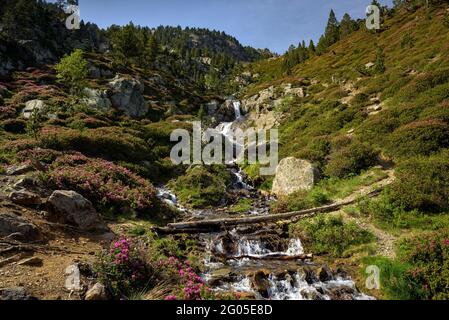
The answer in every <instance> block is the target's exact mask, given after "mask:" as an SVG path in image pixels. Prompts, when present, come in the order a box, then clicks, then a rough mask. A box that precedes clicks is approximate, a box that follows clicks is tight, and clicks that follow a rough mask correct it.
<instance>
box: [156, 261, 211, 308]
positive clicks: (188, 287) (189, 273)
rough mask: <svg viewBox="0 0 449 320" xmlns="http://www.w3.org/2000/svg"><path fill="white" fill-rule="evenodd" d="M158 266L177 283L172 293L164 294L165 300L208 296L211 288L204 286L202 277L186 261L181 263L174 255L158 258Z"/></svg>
mask: <svg viewBox="0 0 449 320" xmlns="http://www.w3.org/2000/svg"><path fill="white" fill-rule="evenodd" d="M158 266H159V268H160V270H161V271H162V272H164V273H165V274H166V275H167V277H168V278H169V279H171V280H172V281H173V282H174V283H176V285H177V286H176V289H175V290H174V293H173V294H171V295H168V296H166V297H165V300H203V299H204V298H210V295H211V290H210V289H209V288H207V287H206V285H205V284H204V281H203V279H202V278H201V277H200V276H198V275H197V274H196V273H195V272H194V271H193V270H192V268H191V267H190V264H189V263H188V262H186V263H182V262H180V261H179V260H178V259H176V258H175V257H170V258H168V259H166V260H160V261H159V263H158Z"/></svg>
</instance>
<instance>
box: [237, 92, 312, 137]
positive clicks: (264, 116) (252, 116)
mask: <svg viewBox="0 0 449 320" xmlns="http://www.w3.org/2000/svg"><path fill="white" fill-rule="evenodd" d="M295 97H304V90H303V88H301V87H295V86H293V85H292V84H291V83H287V84H283V85H281V86H279V87H275V86H270V87H268V88H266V89H264V90H261V91H260V92H259V93H258V94H256V95H253V96H250V97H248V98H246V99H243V100H242V111H243V112H244V113H247V114H248V116H247V123H248V124H250V125H251V126H252V127H256V128H257V129H262V130H267V129H272V128H274V127H277V126H278V125H279V123H280V120H281V117H282V111H281V110H280V109H281V108H280V107H281V106H282V105H284V104H287V103H289V100H290V99H293V98H295Z"/></svg>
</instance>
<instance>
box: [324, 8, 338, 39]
mask: <svg viewBox="0 0 449 320" xmlns="http://www.w3.org/2000/svg"><path fill="white" fill-rule="evenodd" d="M324 37H325V39H326V47H330V46H331V45H333V44H334V43H335V42H337V41H338V40H340V27H339V23H338V20H337V17H336V16H335V12H334V10H331V12H330V13H329V20H328V21H327V26H326V32H325V33H324Z"/></svg>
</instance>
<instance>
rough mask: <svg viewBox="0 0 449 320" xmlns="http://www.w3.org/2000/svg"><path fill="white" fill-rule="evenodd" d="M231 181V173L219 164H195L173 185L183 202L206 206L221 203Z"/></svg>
mask: <svg viewBox="0 0 449 320" xmlns="http://www.w3.org/2000/svg"><path fill="white" fill-rule="evenodd" d="M230 182H231V177H230V173H229V172H227V171H226V170H224V169H223V168H219V166H215V167H214V166H211V167H205V166H195V167H192V168H190V169H189V170H187V172H186V174H185V175H183V176H180V177H179V178H178V179H177V180H176V181H172V182H171V186H172V188H173V190H174V191H175V192H176V194H177V195H178V197H179V199H180V200H181V202H182V203H184V204H186V205H189V206H191V207H192V208H204V207H211V206H216V205H219V204H221V203H222V202H223V201H224V200H225V198H226V187H227V185H228V184H229V183H230Z"/></svg>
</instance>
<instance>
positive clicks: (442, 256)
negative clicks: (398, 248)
mask: <svg viewBox="0 0 449 320" xmlns="http://www.w3.org/2000/svg"><path fill="white" fill-rule="evenodd" d="M403 256H404V259H405V261H406V262H408V263H410V264H411V265H412V266H413V267H412V268H411V269H409V270H408V271H407V272H406V273H405V277H407V278H408V279H409V281H410V283H412V284H414V286H415V290H416V291H417V292H419V293H420V298H422V299H438V300H440V299H448V298H449V230H445V231H443V232H441V231H440V232H438V233H432V234H430V235H427V236H422V237H417V238H414V239H412V240H411V241H408V242H407V243H405V244H404V253H403Z"/></svg>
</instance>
